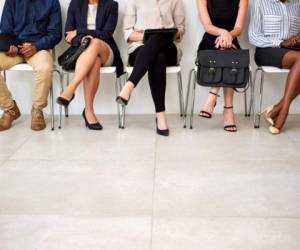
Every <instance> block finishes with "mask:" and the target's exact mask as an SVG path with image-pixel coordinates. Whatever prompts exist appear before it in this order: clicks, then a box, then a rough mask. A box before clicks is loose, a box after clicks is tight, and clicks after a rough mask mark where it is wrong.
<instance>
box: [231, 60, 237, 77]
mask: <svg viewBox="0 0 300 250" xmlns="http://www.w3.org/2000/svg"><path fill="white" fill-rule="evenodd" d="M238 64H239V62H232V65H233V68H232V70H231V74H233V75H237V73H238V70H237V65H238Z"/></svg>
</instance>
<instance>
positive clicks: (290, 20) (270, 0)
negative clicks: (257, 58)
mask: <svg viewBox="0 0 300 250" xmlns="http://www.w3.org/2000/svg"><path fill="white" fill-rule="evenodd" d="M299 34H300V1H299V0H289V1H287V2H285V3H282V2H281V1H280V0H256V1H255V3H252V9H251V20H250V26H249V40H250V42H251V44H253V45H255V46H256V47H260V48H265V47H275V48H276V47H280V44H281V42H282V41H283V40H286V39H288V38H290V37H291V36H294V35H299Z"/></svg>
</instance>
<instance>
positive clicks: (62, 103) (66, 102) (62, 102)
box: [56, 94, 75, 108]
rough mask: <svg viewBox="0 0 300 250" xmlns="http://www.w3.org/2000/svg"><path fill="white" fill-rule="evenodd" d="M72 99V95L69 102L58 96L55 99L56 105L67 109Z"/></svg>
mask: <svg viewBox="0 0 300 250" xmlns="http://www.w3.org/2000/svg"><path fill="white" fill-rule="evenodd" d="M74 98H75V94H73V96H72V98H71V100H67V99H65V98H63V97H61V96H59V97H57V99H56V103H57V104H59V105H61V106H64V107H66V108H67V107H68V106H69V105H70V103H71V102H72V101H73V99H74Z"/></svg>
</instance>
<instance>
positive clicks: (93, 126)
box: [82, 109, 103, 130]
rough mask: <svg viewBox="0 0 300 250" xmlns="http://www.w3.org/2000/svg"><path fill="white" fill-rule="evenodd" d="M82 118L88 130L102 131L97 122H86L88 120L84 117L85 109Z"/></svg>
mask: <svg viewBox="0 0 300 250" xmlns="http://www.w3.org/2000/svg"><path fill="white" fill-rule="evenodd" d="M82 117H83V119H84V121H85V126H86V127H87V128H88V129H90V130H102V129H103V127H102V125H101V124H100V123H99V122H96V123H92V124H91V123H89V122H88V120H87V118H86V116H85V109H84V110H83V112H82Z"/></svg>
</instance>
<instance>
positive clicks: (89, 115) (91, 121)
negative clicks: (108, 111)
mask: <svg viewBox="0 0 300 250" xmlns="http://www.w3.org/2000/svg"><path fill="white" fill-rule="evenodd" d="M85 117H86V119H87V120H88V123H89V124H94V123H97V122H98V120H97V117H96V115H95V113H94V112H93V111H88V110H86V109H85Z"/></svg>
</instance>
